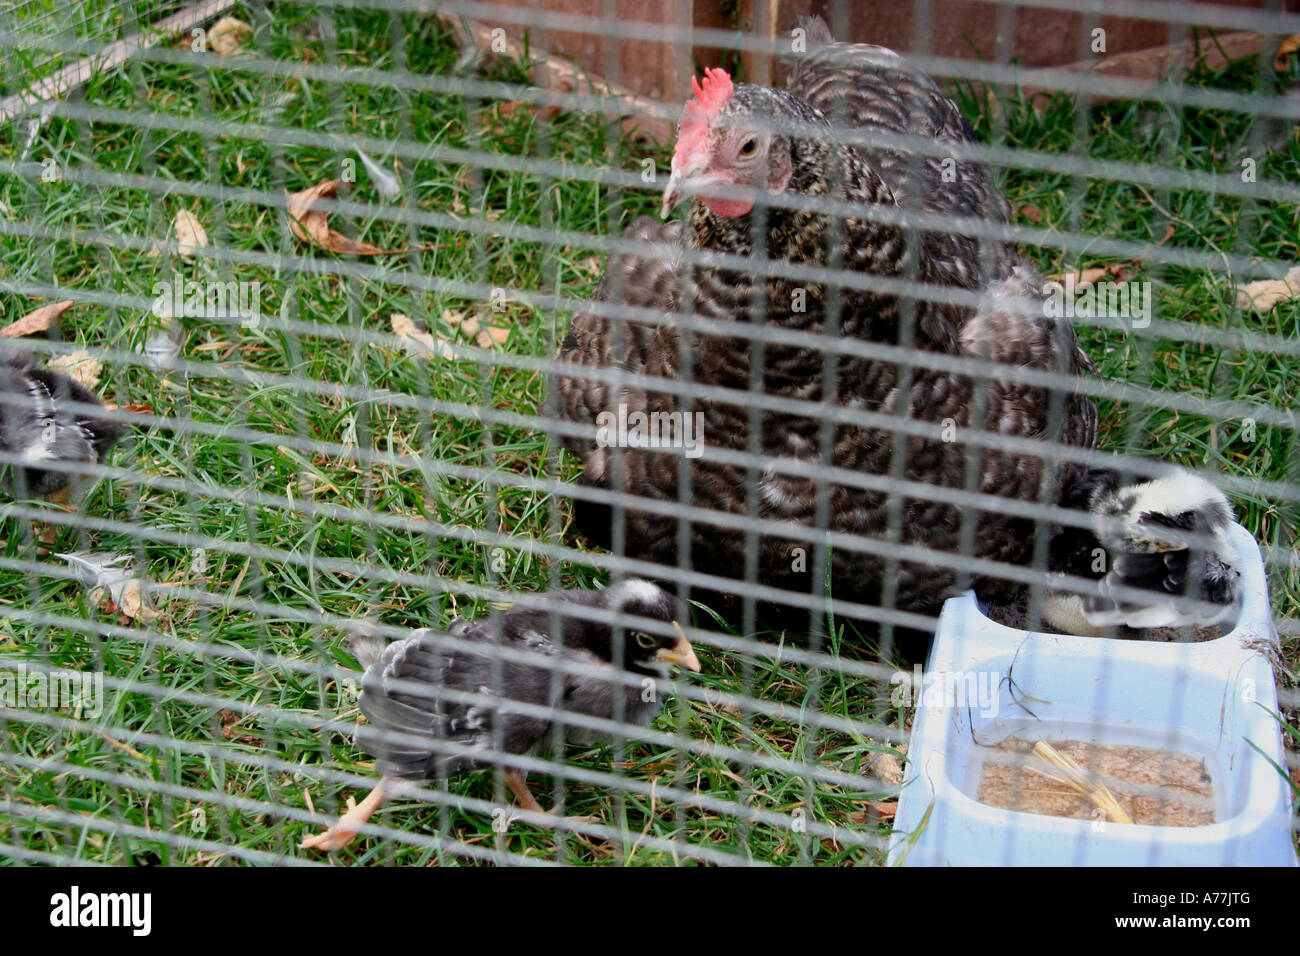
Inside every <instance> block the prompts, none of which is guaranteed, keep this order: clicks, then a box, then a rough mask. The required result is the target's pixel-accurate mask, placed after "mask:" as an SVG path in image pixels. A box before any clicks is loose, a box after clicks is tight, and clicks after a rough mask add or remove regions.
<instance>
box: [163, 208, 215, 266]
mask: <svg viewBox="0 0 1300 956" xmlns="http://www.w3.org/2000/svg"><path fill="white" fill-rule="evenodd" d="M172 230H173V231H174V232H175V233H176V251H177V252H178V253H180V254H181V255H182V256H184V257H185V258H187V259H193V258H194V254H195V253H197V252H198V251H199V250H200V249H202V248H203V247H204V246H210V245H212V243H211V242H210V241H209V240H208V234H207V232H206V231H205V230H204V228H203V225H202V224H201V223H200V222H199V220H198V219H197V218H196V217H195V215H194V213H192V212H190V211H189V210H188V209H182V210H181V211H180V212H178V213H177V214H176V218H175V219H174V220H172Z"/></svg>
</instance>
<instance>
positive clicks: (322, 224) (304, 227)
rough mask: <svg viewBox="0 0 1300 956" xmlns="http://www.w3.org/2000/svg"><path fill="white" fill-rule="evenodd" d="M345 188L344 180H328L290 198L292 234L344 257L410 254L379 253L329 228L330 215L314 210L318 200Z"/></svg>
mask: <svg viewBox="0 0 1300 956" xmlns="http://www.w3.org/2000/svg"><path fill="white" fill-rule="evenodd" d="M342 186H343V180H341V179H327V180H325V181H324V182H322V183H317V184H316V185H315V186H312V187H311V188H310V189H304V190H302V191H301V192H296V193H293V194H291V195H290V196H289V231H290V232H292V233H293V234H294V236H295V237H297V238H298V239H301V240H302V241H303V242H310V243H314V244H315V245H318V246H320V247H321V248H322V249H328V250H329V251H330V252H336V253H338V254H340V255H345V256H391V255H395V254H397V253H400V252H406V251H408V250H407V249H406V248H401V249H380V248H379V247H378V246H372V245H371V244H370V243H368V242H362V241H361V240H359V239H349V238H348V237H347V236H345V235H343V234H342V233H338V232H335V231H334V230H333V229H331V228H330V224H329V213H327V212H323V211H322V210H319V209H315V208H313V207H314V206H315V205H316V201H317V200H319V199H332V198H334V196H335V195H336V194H337V193H338V191H339V189H340V188H341V187H342Z"/></svg>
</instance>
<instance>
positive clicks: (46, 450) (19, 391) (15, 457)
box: [0, 354, 121, 498]
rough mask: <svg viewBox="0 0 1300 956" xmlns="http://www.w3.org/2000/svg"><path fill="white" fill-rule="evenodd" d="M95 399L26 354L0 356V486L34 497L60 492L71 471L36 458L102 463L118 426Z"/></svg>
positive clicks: (50, 460)
mask: <svg viewBox="0 0 1300 956" xmlns="http://www.w3.org/2000/svg"><path fill="white" fill-rule="evenodd" d="M96 409H100V410H102V409H103V406H102V404H101V403H100V401H99V399H98V398H96V397H95V395H94V394H92V393H91V392H90V390H89V389H87V388H86V387H85V386H83V385H81V384H80V383H79V382H75V381H73V380H72V379H70V378H68V377H67V376H66V375H61V374H59V373H58V372H54V371H51V370H50V369H46V368H38V367H36V366H34V365H33V364H32V362H31V358H30V356H21V355H13V354H8V355H0V453H3V454H4V455H5V456H6V457H7V458H8V460H7V461H5V462H3V463H0V471H3V475H4V477H3V485H4V489H5V491H7V492H8V493H9V494H11V495H14V496H15V497H20V498H35V497H42V496H45V497H48V496H52V495H57V494H58V493H60V492H63V491H65V490H66V489H67V488H68V487H69V485H70V484H71V482H72V479H73V478H74V477H75V473H74V472H72V471H64V470H58V471H55V470H51V469H50V468H48V467H43V466H42V464H41V463H42V462H68V463H73V462H84V463H86V464H92V465H93V464H102V463H103V461H104V458H105V457H106V456H107V455H108V451H109V449H110V448H112V447H113V443H114V442H116V441H117V439H118V438H119V437H120V435H121V428H120V427H119V426H118V425H117V424H116V423H115V422H112V421H110V420H108V418H107V417H106V415H101V414H99V413H97V411H96Z"/></svg>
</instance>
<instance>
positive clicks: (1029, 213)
mask: <svg viewBox="0 0 1300 956" xmlns="http://www.w3.org/2000/svg"><path fill="white" fill-rule="evenodd" d="M1020 215H1022V216H1024V217H1025V218H1026V219H1028V220H1029V221H1030V222H1042V221H1043V211H1042V210H1041V209H1039V208H1038V207H1037V206H1034V205H1031V204H1029V203H1025V204H1024V205H1023V206H1021V207H1020Z"/></svg>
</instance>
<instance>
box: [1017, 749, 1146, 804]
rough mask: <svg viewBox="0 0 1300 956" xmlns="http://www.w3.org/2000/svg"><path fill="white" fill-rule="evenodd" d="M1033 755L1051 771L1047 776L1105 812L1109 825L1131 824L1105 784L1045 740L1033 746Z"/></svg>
mask: <svg viewBox="0 0 1300 956" xmlns="http://www.w3.org/2000/svg"><path fill="white" fill-rule="evenodd" d="M1033 754H1034V756H1035V757H1037V758H1038V759H1039V760H1041V761H1042V762H1043V763H1045V764H1047V765H1048V766H1049V767H1051V768H1052V770H1049V771H1048V774H1047V775H1048V776H1050V777H1052V778H1053V779H1054V780H1059V781H1060V782H1061V783H1063V784H1065V785H1066V786H1067V787H1070V788H1071V789H1073V790H1077V791H1078V792H1079V793H1081V794H1083V795H1084V796H1085V797H1087V798H1088V799H1089V800H1091V801H1092V802H1093V805H1094V806H1098V807H1100V808H1101V809H1102V810H1104V811H1105V812H1106V819H1107V820H1109V821H1110V822H1111V823H1132V822H1133V818H1132V817H1130V816H1129V815H1128V814H1127V813H1126V812H1124V808H1123V807H1122V806H1120V804H1119V801H1118V800H1116V799H1115V795H1114V794H1113V793H1111V792H1110V790H1109V789H1107V788H1106V785H1105V784H1103V783H1101V782H1099V781H1096V780H1093V779H1092V778H1091V777H1090V776H1089V775H1088V774H1087V773H1085V772H1084V771H1083V769H1082V768H1081V767H1080V766H1079V765H1078V764H1076V763H1075V762H1074V761H1073V760H1071V759H1070V758H1069V757H1066V756H1065V755H1064V754H1062V753H1061V752H1060V751H1058V750H1057V749H1056V748H1055V747H1053V746H1052V745H1051V744H1049V743H1048V742H1047V741H1046V740H1040V741H1038V742H1037V743H1036V744H1034V750H1033Z"/></svg>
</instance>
